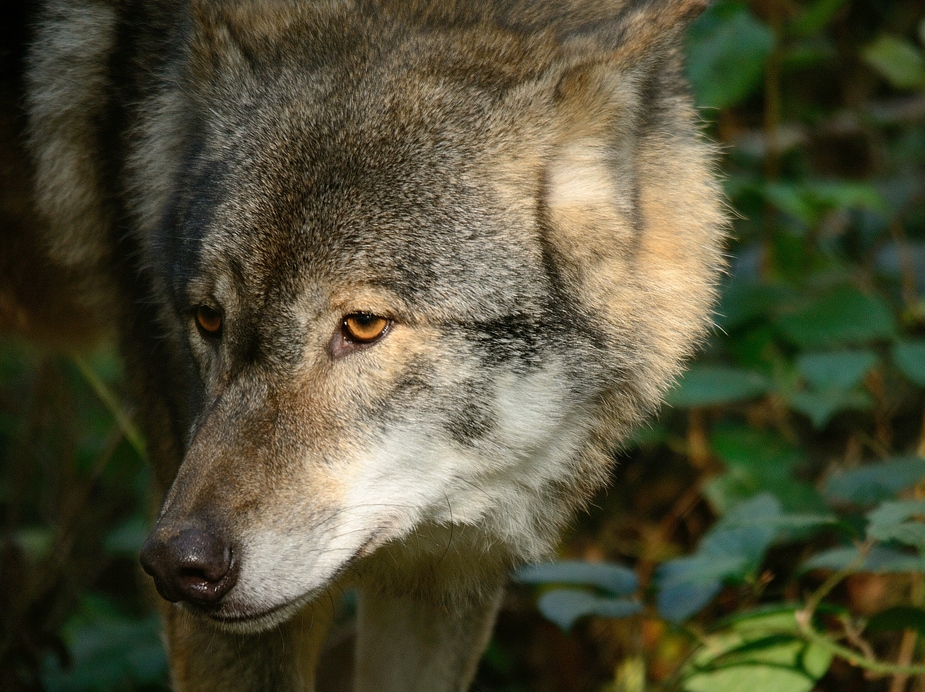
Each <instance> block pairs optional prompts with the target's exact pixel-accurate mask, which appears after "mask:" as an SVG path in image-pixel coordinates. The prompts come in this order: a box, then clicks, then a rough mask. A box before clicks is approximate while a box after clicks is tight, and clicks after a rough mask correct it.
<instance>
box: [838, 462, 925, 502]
mask: <svg viewBox="0 0 925 692" xmlns="http://www.w3.org/2000/svg"><path fill="white" fill-rule="evenodd" d="M923 478H925V459H918V458H915V457H910V458H904V459H889V460H887V461H883V462H880V463H877V464H870V465H868V466H862V467H861V468H857V469H853V470H851V471H843V472H841V473H838V474H835V475H833V476H832V477H831V478H829V480H828V481H827V482H826V485H825V494H826V495H827V496H828V497H829V498H831V499H834V500H842V501H846V502H854V503H856V504H860V505H864V504H873V503H874V502H880V501H882V500H886V499H890V498H893V497H895V496H896V493H898V492H899V491H900V490H904V489H905V488H908V487H909V486H911V485H915V484H916V483H918V482H919V481H921V480H922V479H923Z"/></svg>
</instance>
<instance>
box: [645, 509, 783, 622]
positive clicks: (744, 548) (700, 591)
mask: <svg viewBox="0 0 925 692" xmlns="http://www.w3.org/2000/svg"><path fill="white" fill-rule="evenodd" d="M780 516H781V509H780V503H779V502H778V501H777V500H776V499H775V498H774V497H773V496H771V495H770V494H767V493H765V494H762V495H759V496H757V497H754V498H752V499H751V500H749V501H747V502H744V503H742V504H741V505H739V506H738V507H735V508H734V509H733V510H731V511H730V512H729V513H728V514H727V515H726V516H725V517H723V518H722V519H721V520H720V521H719V522H717V524H716V526H714V527H713V528H712V529H710V530H709V531H708V532H707V533H706V535H705V536H704V538H703V540H701V542H700V545H699V546H698V548H697V552H696V553H695V554H694V555H692V556H690V557H682V558H677V559H674V560H669V561H668V562H665V563H663V564H662V565H661V566H659V568H658V569H657V570H656V573H655V583H656V585H657V586H658V590H659V591H658V596H657V599H656V603H657V606H658V611H659V613H660V614H661V616H662V617H663V618H665V619H666V620H668V621H670V622H681V621H683V620H686V619H687V618H689V617H691V616H692V615H694V614H695V613H696V612H697V611H699V610H700V609H701V608H703V607H704V606H705V605H706V604H707V603H709V602H710V600H711V599H712V598H713V597H714V596H715V595H716V594H717V593H719V591H720V589H721V588H722V584H723V581H725V580H727V579H733V580H742V579H744V578H745V577H747V576H748V575H749V574H752V573H754V572H755V571H756V570H757V569H758V568H759V567H760V566H761V562H762V560H763V559H764V554H765V552H766V551H767V549H768V547H769V546H770V545H771V542H772V540H773V539H774V535H775V533H776V530H777V529H776V527H775V525H774V522H775V520H777V519H778V518H779V517H780Z"/></svg>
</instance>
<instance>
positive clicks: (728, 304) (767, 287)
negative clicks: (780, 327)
mask: <svg viewBox="0 0 925 692" xmlns="http://www.w3.org/2000/svg"><path fill="white" fill-rule="evenodd" d="M794 297H795V292H794V290H793V289H792V288H790V287H789V286H786V285H784V284H779V283H775V284H767V283H761V282H757V281H742V280H738V281H733V282H732V283H731V284H729V286H727V287H726V288H724V289H723V291H722V297H721V302H720V307H719V310H718V311H717V312H718V317H717V324H718V325H719V326H720V327H722V328H723V329H725V330H726V331H730V330H733V329H737V328H738V327H740V326H742V325H744V324H747V323H748V322H752V321H754V320H757V319H762V318H766V317H767V316H768V315H771V314H774V313H775V312H777V310H778V309H779V307H780V305H782V304H785V303H788V302H790V301H792V300H793V299H794Z"/></svg>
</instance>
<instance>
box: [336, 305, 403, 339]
mask: <svg viewBox="0 0 925 692" xmlns="http://www.w3.org/2000/svg"><path fill="white" fill-rule="evenodd" d="M351 318H359V319H368V320H383V321H384V322H385V325H384V326H383V327H382V331H380V332H379V333H378V334H376V336H374V337H372V338H370V339H364V338H361V337H358V336H356V335H355V334H354V333H353V332H352V330H351V329H350V327H349V326H348V322H349V320H350V319H351ZM394 323H395V320H394V319H392V318H391V317H386V316H385V315H377V314H376V313H374V312H366V311H357V312H351V313H349V314H347V315H344V317H343V319H341V322H340V331H341V335H342V336H343V338H344V340H345V341H347V342H348V343H351V344H355V345H357V346H369V345H371V344H374V343H376V342H377V341H380V340H381V339H382V338H383V337H385V335H386V334H388V333H389V331H390V330H391V329H392V325H393V324H394Z"/></svg>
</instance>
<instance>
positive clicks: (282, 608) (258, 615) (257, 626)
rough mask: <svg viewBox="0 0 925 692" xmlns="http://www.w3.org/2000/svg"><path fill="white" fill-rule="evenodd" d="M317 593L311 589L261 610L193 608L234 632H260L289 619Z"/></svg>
mask: <svg viewBox="0 0 925 692" xmlns="http://www.w3.org/2000/svg"><path fill="white" fill-rule="evenodd" d="M316 595H317V594H316V593H315V592H314V591H310V592H308V593H306V594H303V595H301V596H299V597H297V598H294V599H292V600H290V601H285V602H284V603H279V604H277V605H275V606H271V607H269V608H267V609H266V610H261V611H251V612H247V611H243V612H242V611H237V612H231V613H228V614H223V613H219V612H205V611H202V610H200V609H191V610H195V611H196V612H197V614H201V615H204V616H205V617H207V618H208V619H210V620H212V621H213V622H214V623H216V624H217V625H219V626H220V627H222V628H224V629H228V630H231V631H234V632H259V631H263V630H267V629H270V628H271V627H275V626H276V625H278V624H279V623H281V622H283V621H285V620H288V619H289V618H290V617H291V616H292V615H294V614H295V613H296V612H297V611H298V610H299V609H300V608H302V607H303V606H304V605H305V604H306V603H308V602H309V601H311V600H312V599H313V598H314V597H315V596H316Z"/></svg>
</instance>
